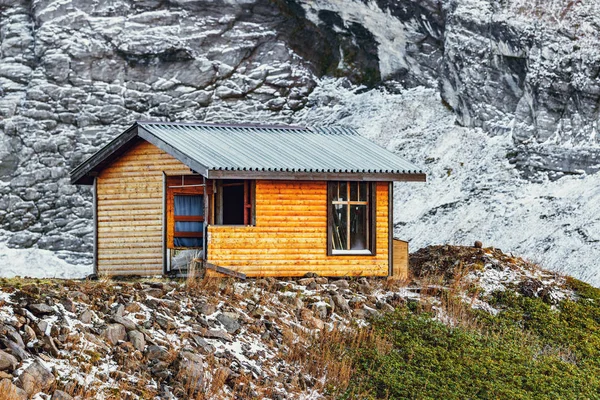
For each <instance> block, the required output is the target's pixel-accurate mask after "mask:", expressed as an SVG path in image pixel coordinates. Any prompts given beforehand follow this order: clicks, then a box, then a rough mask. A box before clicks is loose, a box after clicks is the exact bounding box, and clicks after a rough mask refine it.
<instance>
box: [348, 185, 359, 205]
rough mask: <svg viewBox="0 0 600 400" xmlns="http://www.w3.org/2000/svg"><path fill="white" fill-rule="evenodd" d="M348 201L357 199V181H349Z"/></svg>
mask: <svg viewBox="0 0 600 400" xmlns="http://www.w3.org/2000/svg"><path fill="white" fill-rule="evenodd" d="M350 201H358V182H350Z"/></svg>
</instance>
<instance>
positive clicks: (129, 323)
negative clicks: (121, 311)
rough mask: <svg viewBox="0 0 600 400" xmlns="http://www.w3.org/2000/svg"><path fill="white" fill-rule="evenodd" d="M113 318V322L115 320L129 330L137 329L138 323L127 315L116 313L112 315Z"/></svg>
mask: <svg viewBox="0 0 600 400" xmlns="http://www.w3.org/2000/svg"><path fill="white" fill-rule="evenodd" d="M112 320H113V322H115V323H117V324H121V325H123V326H124V327H125V329H126V330H127V332H129V331H133V330H136V329H137V324H136V323H135V322H133V321H132V320H130V319H129V318H127V317H122V316H119V315H115V316H113V317H112Z"/></svg>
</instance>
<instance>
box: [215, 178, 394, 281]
mask: <svg viewBox="0 0 600 400" xmlns="http://www.w3.org/2000/svg"><path fill="white" fill-rule="evenodd" d="M255 201H256V210H255V213H256V226H235V227H234V226H217V225H211V226H209V228H208V232H209V233H208V237H207V240H208V260H207V261H208V262H210V263H213V264H216V265H219V266H222V267H227V268H231V269H234V270H236V271H239V272H244V273H245V274H247V275H248V276H302V275H304V274H306V273H307V272H315V273H317V274H319V275H323V276H346V275H347V276H356V275H371V276H374V275H378V276H386V275H387V274H388V264H389V260H388V244H389V243H388V229H389V225H388V183H387V182H380V183H377V204H376V213H377V224H376V225H377V228H376V229H377V243H376V255H375V256H365V255H346V256H328V255H327V182H324V181H321V182H315V181H302V182H299V181H257V182H256V200H255Z"/></svg>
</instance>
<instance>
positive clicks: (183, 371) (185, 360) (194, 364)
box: [178, 351, 204, 393]
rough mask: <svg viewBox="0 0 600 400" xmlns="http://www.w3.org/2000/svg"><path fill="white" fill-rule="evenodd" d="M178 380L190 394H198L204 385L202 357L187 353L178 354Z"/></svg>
mask: <svg viewBox="0 0 600 400" xmlns="http://www.w3.org/2000/svg"><path fill="white" fill-rule="evenodd" d="M179 358H180V361H179V372H178V378H179V379H181V380H182V381H183V384H184V387H186V388H189V389H190V390H191V392H192V393H196V392H199V391H200V390H202V388H203V384H204V360H203V358H202V356H200V355H198V354H194V353H192V352H189V351H182V352H181V353H179Z"/></svg>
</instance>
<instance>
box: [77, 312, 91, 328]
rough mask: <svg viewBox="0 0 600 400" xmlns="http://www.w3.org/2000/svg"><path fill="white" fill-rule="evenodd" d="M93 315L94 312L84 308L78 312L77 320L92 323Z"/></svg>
mask: <svg viewBox="0 0 600 400" xmlns="http://www.w3.org/2000/svg"><path fill="white" fill-rule="evenodd" d="M93 317H94V313H93V312H91V311H90V310H85V311H83V312H82V313H81V314H79V320H80V321H81V322H83V323H84V324H86V325H87V324H90V323H92V318H93Z"/></svg>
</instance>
